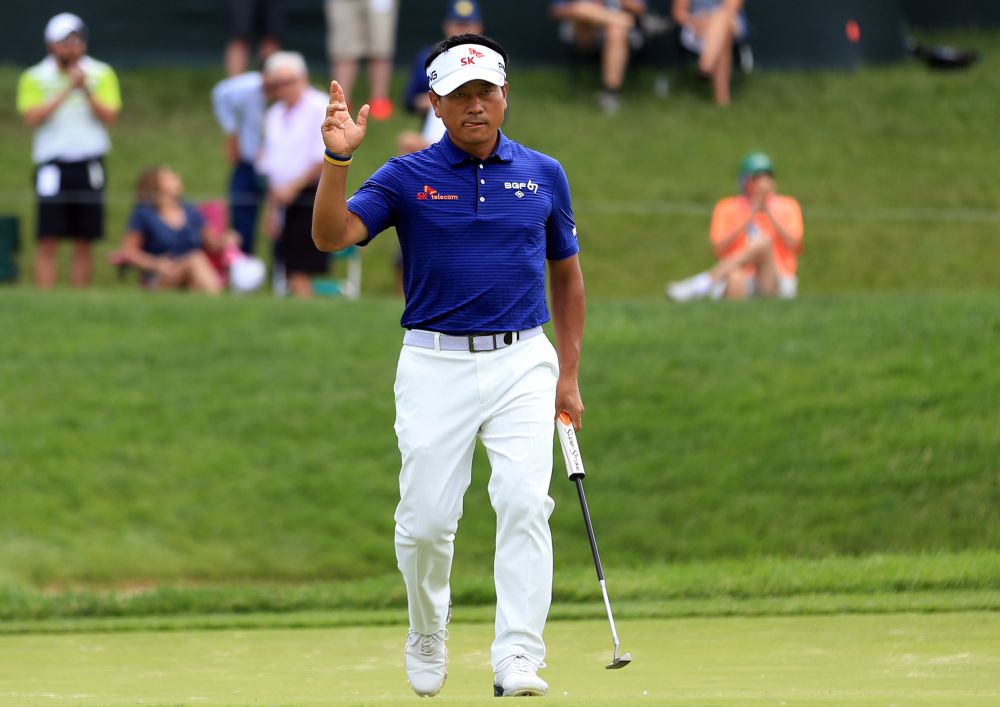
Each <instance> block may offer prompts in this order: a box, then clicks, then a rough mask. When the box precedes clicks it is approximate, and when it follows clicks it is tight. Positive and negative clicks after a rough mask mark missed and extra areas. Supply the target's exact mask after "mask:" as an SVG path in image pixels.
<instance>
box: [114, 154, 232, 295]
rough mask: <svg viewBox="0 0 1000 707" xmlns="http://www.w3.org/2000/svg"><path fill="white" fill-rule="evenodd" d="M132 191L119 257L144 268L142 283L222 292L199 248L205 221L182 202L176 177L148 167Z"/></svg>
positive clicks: (181, 188)
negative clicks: (132, 204)
mask: <svg viewBox="0 0 1000 707" xmlns="http://www.w3.org/2000/svg"><path fill="white" fill-rule="evenodd" d="M136 191H137V203H136V207H135V209H134V210H133V211H132V216H131V217H130V218H129V222H128V230H127V231H126V233H125V238H124V240H123V242H122V255H123V256H124V258H123V259H124V260H125V261H126V262H127V263H129V264H130V265H134V266H136V267H138V268H140V269H142V271H143V273H144V275H143V283H144V284H145V285H146V286H147V287H149V288H150V289H157V290H159V289H190V290H193V291H196V292H206V293H209V294H218V293H219V292H222V290H223V281H222V277H221V276H220V275H219V273H218V271H217V270H216V269H215V268H214V267H213V266H212V263H211V261H210V260H209V259H208V256H207V255H206V253H205V251H204V250H203V249H202V243H203V236H204V230H205V222H204V220H203V219H202V217H201V214H199V213H198V210H197V209H196V208H195V207H194V206H193V205H192V204H190V203H188V202H186V201H184V200H183V198H182V195H183V193H184V184H183V182H182V181H181V178H180V176H179V175H178V174H177V173H176V172H174V171H173V170H172V169H170V168H169V167H166V166H164V165H157V166H155V167H150V168H148V169H146V170H145V171H144V172H143V173H142V175H140V177H139V182H138V184H137V188H136Z"/></svg>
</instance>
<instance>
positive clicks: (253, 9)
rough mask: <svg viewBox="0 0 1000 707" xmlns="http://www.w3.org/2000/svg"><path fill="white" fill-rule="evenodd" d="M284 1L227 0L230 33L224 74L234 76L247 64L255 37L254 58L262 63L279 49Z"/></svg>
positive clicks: (241, 71) (243, 69)
mask: <svg viewBox="0 0 1000 707" xmlns="http://www.w3.org/2000/svg"><path fill="white" fill-rule="evenodd" d="M282 1H283V0H229V7H230V17H231V19H232V34H231V36H230V39H229V43H228V44H226V56H225V64H226V75H227V76H237V75H238V74H242V73H244V72H245V71H246V70H247V67H248V66H249V65H250V49H251V45H252V44H253V40H254V38H255V37H256V38H257V40H258V41H257V59H258V62H259V63H261V64H263V63H264V62H265V61H266V60H267V58H268V57H269V56H271V55H272V54H274V53H275V52H276V51H278V50H279V49H281V16H282V9H281V3H282Z"/></svg>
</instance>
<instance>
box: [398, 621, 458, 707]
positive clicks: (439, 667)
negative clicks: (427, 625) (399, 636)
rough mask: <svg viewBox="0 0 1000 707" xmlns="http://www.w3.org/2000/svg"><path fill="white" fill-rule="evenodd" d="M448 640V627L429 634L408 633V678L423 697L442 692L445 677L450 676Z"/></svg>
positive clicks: (406, 653) (415, 690)
mask: <svg viewBox="0 0 1000 707" xmlns="http://www.w3.org/2000/svg"><path fill="white" fill-rule="evenodd" d="M446 640H448V631H447V630H446V629H441V630H440V631H438V632H437V633H432V634H429V635H427V634H423V633H417V632H416V631H410V632H409V633H408V634H407V635H406V651H405V653H404V655H405V657H406V679H407V680H409V681H410V687H412V688H413V691H414V692H415V693H417V694H418V695H420V696H421V697H433V696H434V695H436V694H437V693H439V692H441V686H442V685H444V679H445V678H446V677H448V649H447V648H446V647H445V645H444V642H445V641H446Z"/></svg>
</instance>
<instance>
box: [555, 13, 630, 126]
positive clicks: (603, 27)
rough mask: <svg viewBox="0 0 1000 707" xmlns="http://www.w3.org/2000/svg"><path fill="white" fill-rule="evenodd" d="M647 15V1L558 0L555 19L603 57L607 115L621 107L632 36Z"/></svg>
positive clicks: (603, 99)
mask: <svg viewBox="0 0 1000 707" xmlns="http://www.w3.org/2000/svg"><path fill="white" fill-rule="evenodd" d="M645 12H646V0H554V1H553V2H552V3H551V5H550V9H549V13H550V14H551V16H552V17H553V18H554V19H556V20H560V21H562V22H563V25H564V26H565V27H567V28H569V31H570V34H571V38H570V39H571V41H573V42H574V43H575V44H576V46H577V47H579V48H580V49H583V50H585V51H594V52H596V51H598V50H600V54H601V86H602V90H601V95H600V106H601V110H603V111H604V112H605V113H609V114H610V113H617V112H618V110H619V108H620V107H621V98H620V93H621V87H622V84H623V83H624V81H625V69H626V68H627V67H628V60H629V51H630V49H629V35H630V33H631V31H632V29H633V28H634V27H635V24H636V20H637V18H639V17H641V16H642V15H644V14H645Z"/></svg>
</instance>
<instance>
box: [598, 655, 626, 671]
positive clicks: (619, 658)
mask: <svg viewBox="0 0 1000 707" xmlns="http://www.w3.org/2000/svg"><path fill="white" fill-rule="evenodd" d="M631 662H632V654H631V653H622V654H621V655H616V656H615V659H614V660H612V661H611V662H610V663H608V664H607V665H605V666H604V667H605V668H606V669H608V670H620V669H621V668H624V667H625V666H626V665H628V664H629V663H631Z"/></svg>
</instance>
